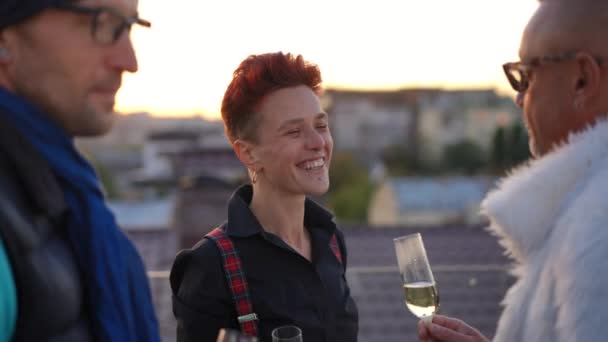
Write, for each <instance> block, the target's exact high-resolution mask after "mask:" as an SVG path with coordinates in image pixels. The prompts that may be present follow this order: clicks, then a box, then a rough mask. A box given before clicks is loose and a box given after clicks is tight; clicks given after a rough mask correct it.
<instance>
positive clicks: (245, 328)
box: [205, 227, 342, 336]
mask: <svg viewBox="0 0 608 342" xmlns="http://www.w3.org/2000/svg"><path fill="white" fill-rule="evenodd" d="M205 236H206V237H208V238H210V239H211V240H212V241H213V242H214V243H215V245H216V246H217V247H218V249H219V250H220V254H221V255H222V261H223V262H222V263H223V266H224V274H225V275H226V280H227V281H228V286H229V287H230V293H231V294H232V299H233V300H234V303H235V305H236V311H237V315H239V317H238V321H239V324H240V325H241V331H242V332H243V333H245V334H247V335H249V336H258V316H257V315H256V313H255V312H253V304H252V303H251V296H250V295H249V287H248V285H247V279H246V277H245V273H244V272H243V267H242V264H241V259H240V258H239V255H238V253H237V251H236V249H235V248H234V244H233V243H232V240H230V238H229V237H228V235H226V232H224V230H223V229H221V228H219V227H218V228H215V229H214V230H212V231H211V232H209V233H208V234H207V235H205ZM329 247H330V248H331V251H332V252H333V253H334V255H335V256H336V258H337V259H338V262H340V264H342V253H341V252H340V247H339V246H338V240H337V238H336V234H333V235H332V236H331V239H330V240H329Z"/></svg>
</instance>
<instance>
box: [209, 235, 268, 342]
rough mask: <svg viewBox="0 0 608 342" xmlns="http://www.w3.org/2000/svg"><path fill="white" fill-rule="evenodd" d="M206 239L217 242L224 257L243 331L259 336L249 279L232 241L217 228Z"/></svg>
mask: <svg viewBox="0 0 608 342" xmlns="http://www.w3.org/2000/svg"><path fill="white" fill-rule="evenodd" d="M206 237H208V238H210V239H211V240H212V241H213V242H215V244H216V245H217V247H218V249H219V250H220V254H221V255H222V260H223V265H224V274H225V275H226V280H227V281H228V286H229V287H230V293H231V294H232V299H233V300H234V304H235V305H236V311H237V315H239V316H238V321H239V324H240V326H241V331H242V332H243V333H245V334H247V335H249V336H258V316H257V315H256V314H255V312H253V305H252V304H251V298H250V296H249V287H248V286H247V279H246V277H245V273H243V267H242V264H241V259H240V258H239V255H238V253H237V251H236V249H235V248H234V244H233V243H232V240H230V238H229V237H228V235H226V232H224V230H223V229H221V228H215V229H214V230H212V231H211V232H210V233H209V234H207V235H206Z"/></svg>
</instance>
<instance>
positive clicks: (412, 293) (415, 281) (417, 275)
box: [393, 233, 439, 320]
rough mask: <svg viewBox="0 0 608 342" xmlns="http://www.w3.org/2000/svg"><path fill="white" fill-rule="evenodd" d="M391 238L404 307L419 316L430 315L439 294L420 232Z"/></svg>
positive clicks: (429, 317)
mask: <svg viewBox="0 0 608 342" xmlns="http://www.w3.org/2000/svg"><path fill="white" fill-rule="evenodd" d="M393 242H394V243H395V252H396V253H397V263H398V264H399V272H400V273H401V280H402V281H403V290H404V292H405V304H406V306H407V308H408V309H409V310H410V311H411V312H412V313H413V314H414V315H416V316H417V317H418V318H421V319H425V320H429V319H432V317H433V314H434V313H435V312H436V311H437V309H438V308H439V295H438V294H437V287H436V285H435V278H434V277H433V272H432V271H431V266H430V265H429V260H428V258H427V256H426V250H425V249H424V244H423V243H422V236H421V235H420V233H416V234H411V235H406V236H402V237H399V238H396V239H394V240H393Z"/></svg>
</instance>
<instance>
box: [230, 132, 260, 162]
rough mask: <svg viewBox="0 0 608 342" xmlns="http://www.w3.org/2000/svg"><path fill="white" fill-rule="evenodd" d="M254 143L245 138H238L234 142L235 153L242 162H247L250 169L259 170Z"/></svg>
mask: <svg viewBox="0 0 608 342" xmlns="http://www.w3.org/2000/svg"><path fill="white" fill-rule="evenodd" d="M254 147H255V146H254V145H253V144H252V143H250V142H248V141H245V140H240V139H238V140H236V141H235V142H234V143H232V148H233V149H234V153H235V154H236V157H237V158H239V160H240V161H241V163H243V164H245V166H246V167H247V168H248V169H249V170H257V163H258V158H256V156H255V151H254Z"/></svg>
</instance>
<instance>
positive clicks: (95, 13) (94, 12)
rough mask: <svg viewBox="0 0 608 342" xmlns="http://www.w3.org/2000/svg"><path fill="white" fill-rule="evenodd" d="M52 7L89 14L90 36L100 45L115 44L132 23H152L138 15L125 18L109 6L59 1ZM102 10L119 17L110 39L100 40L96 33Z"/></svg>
mask: <svg viewBox="0 0 608 342" xmlns="http://www.w3.org/2000/svg"><path fill="white" fill-rule="evenodd" d="M53 8H55V9H58V10H63V11H69V12H74V13H79V14H85V15H89V16H91V17H92V21H91V36H92V37H93V39H94V40H95V41H96V42H97V43H99V44H102V45H114V44H116V42H117V41H118V39H120V36H121V35H122V33H123V32H125V30H127V31H128V30H130V29H131V26H133V24H137V25H140V26H143V27H151V26H152V23H150V22H149V21H148V20H145V19H142V18H139V17H131V18H127V17H125V16H124V15H122V14H121V13H119V12H118V11H116V10H114V9H112V8H109V7H88V6H81V5H75V4H72V3H59V4H55V5H54V6H53ZM104 12H106V13H109V14H111V15H113V16H115V17H117V18H120V19H121V21H122V22H121V24H120V25H119V26H117V27H115V28H114V31H113V33H112V40H111V41H103V40H100V39H99V37H98V36H97V34H96V32H97V29H98V25H99V16H100V15H102V14H103V13H104Z"/></svg>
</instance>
